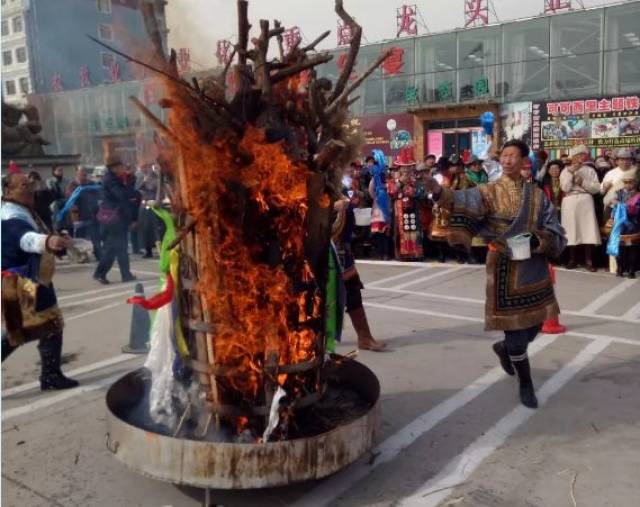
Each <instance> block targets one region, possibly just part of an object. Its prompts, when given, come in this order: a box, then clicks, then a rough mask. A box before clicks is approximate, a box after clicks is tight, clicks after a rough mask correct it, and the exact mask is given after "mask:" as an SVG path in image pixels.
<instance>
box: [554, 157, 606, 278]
mask: <svg viewBox="0 0 640 507" xmlns="http://www.w3.org/2000/svg"><path fill="white" fill-rule="evenodd" d="M569 156H570V157H571V163H570V165H568V166H567V167H565V168H564V169H563V171H562V173H561V174H560V189H561V190H562V192H564V195H565V196H564V198H563V199H562V212H561V213H560V218H561V219H562V227H564V229H565V231H566V234H567V240H568V243H567V245H568V247H569V264H567V268H568V269H575V268H576V267H577V265H578V247H579V246H582V247H583V250H584V261H585V267H586V269H587V270H588V271H596V268H595V266H594V265H593V250H594V247H595V246H596V245H599V244H600V243H601V239H600V228H599V227H598V220H597V219H596V212H595V207H594V202H593V196H594V195H595V194H596V193H598V192H599V191H600V182H599V181H598V175H597V174H596V171H595V170H594V169H593V168H592V167H590V166H588V165H585V162H586V161H587V160H588V159H589V150H588V148H587V147H586V146H584V145H579V146H576V147H574V148H572V149H571V151H570V152H569Z"/></svg>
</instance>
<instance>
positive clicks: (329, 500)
mask: <svg viewBox="0 0 640 507" xmlns="http://www.w3.org/2000/svg"><path fill="white" fill-rule="evenodd" d="M555 339H556V336H550V335H542V336H540V337H539V338H538V339H536V340H535V341H534V342H533V343H532V344H531V346H530V347H529V355H530V356H532V355H535V354H537V353H538V352H540V351H541V350H543V349H544V348H545V347H547V346H549V345H550V344H551V343H553V342H554V341H555ZM505 376H506V373H504V371H503V370H502V368H501V367H500V366H496V367H495V368H493V369H491V370H489V371H488V372H487V373H485V374H484V375H482V376H481V377H480V378H478V379H477V380H475V381H474V382H472V383H471V384H469V385H468V386H466V387H464V388H463V389H462V390H460V391H458V392H457V393H456V394H454V395H453V396H451V397H450V398H447V399H446V400H444V401H442V402H440V403H438V404H437V405H436V406H435V407H433V408H432V409H431V410H429V411H427V412H425V413H424V414H422V415H421V416H419V417H417V418H416V419H414V420H413V421H411V422H410V423H409V424H407V425H406V426H404V427H403V428H401V429H400V430H399V431H397V432H396V433H394V434H393V435H391V436H390V437H388V438H387V439H386V440H385V441H384V442H382V443H381V444H379V445H377V446H376V447H375V449H373V450H372V451H371V453H372V455H374V456H376V459H375V461H374V462H373V463H370V460H369V458H368V457H365V458H361V459H360V460H358V461H356V462H355V463H354V464H353V465H351V466H350V467H349V468H347V469H345V470H343V471H341V472H340V473H339V474H337V475H334V476H332V477H331V478H329V479H326V480H325V481H323V482H322V483H321V484H320V485H318V486H317V487H315V488H313V489H312V490H311V492H310V494H309V495H305V496H303V497H302V498H300V499H299V500H298V501H297V502H295V503H293V504H290V505H289V507H323V506H325V505H332V504H333V503H334V500H335V499H336V498H338V497H339V496H340V495H341V494H343V493H344V492H346V491H349V490H350V489H352V488H353V487H354V486H355V485H356V484H357V483H358V482H359V481H361V480H362V479H364V478H365V477H366V476H368V475H369V474H370V473H371V472H372V471H373V470H374V469H375V468H376V467H378V466H380V465H382V464H384V463H388V462H390V461H392V460H394V459H395V458H396V457H397V456H398V455H399V454H400V452H402V450H403V449H406V448H407V447H409V446H410V445H411V444H413V443H414V442H415V441H416V440H417V439H418V438H420V437H422V436H423V435H424V434H425V433H427V432H429V431H430V430H431V429H432V428H433V427H435V426H436V425H437V424H439V423H440V422H442V421H443V420H445V419H446V418H447V417H449V416H450V415H451V414H452V413H454V412H455V411H457V410H459V409H461V408H462V407H464V406H465V405H467V404H468V403H470V402H471V401H473V400H474V399H475V398H477V397H478V396H480V395H481V394H482V393H483V392H485V391H486V390H487V389H489V388H490V387H491V386H492V385H494V384H495V383H496V382H498V381H500V380H501V379H502V378H504V377H505Z"/></svg>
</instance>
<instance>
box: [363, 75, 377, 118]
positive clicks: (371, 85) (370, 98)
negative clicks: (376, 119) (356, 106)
mask: <svg viewBox="0 0 640 507" xmlns="http://www.w3.org/2000/svg"><path fill="white" fill-rule="evenodd" d="M362 87H364V106H363V112H364V113H365V114H370V113H381V112H382V80H381V79H371V78H369V79H367V80H365V82H364V83H363V84H362ZM360 95H362V90H360Z"/></svg>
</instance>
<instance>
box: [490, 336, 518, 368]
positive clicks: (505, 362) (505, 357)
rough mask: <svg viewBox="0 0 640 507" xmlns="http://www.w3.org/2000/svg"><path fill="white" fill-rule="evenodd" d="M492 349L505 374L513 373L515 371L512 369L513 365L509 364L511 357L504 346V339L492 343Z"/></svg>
mask: <svg viewBox="0 0 640 507" xmlns="http://www.w3.org/2000/svg"><path fill="white" fill-rule="evenodd" d="M492 348H493V351H494V352H495V353H496V356H498V359H500V366H502V369H503V370H504V371H505V373H506V374H507V375H515V374H516V371H515V370H514V369H513V365H512V364H511V359H509V354H507V351H506V350H505V348H504V341H499V342H495V343H494V344H493V347H492Z"/></svg>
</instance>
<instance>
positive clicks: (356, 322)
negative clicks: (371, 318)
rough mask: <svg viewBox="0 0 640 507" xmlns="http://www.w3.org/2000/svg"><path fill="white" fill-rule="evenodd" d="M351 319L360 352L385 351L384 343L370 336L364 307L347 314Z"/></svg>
mask: <svg viewBox="0 0 640 507" xmlns="http://www.w3.org/2000/svg"><path fill="white" fill-rule="evenodd" d="M349 317H351V323H352V324H353V327H354V329H355V330H356V333H357V335H358V348H359V349H362V350H372V351H374V352H382V351H383V350H385V349H386V347H387V345H386V344H385V343H380V342H378V341H376V340H375V338H374V337H373V336H371V330H370V329H369V323H368V322H367V314H366V313H365V312H364V307H362V306H361V307H360V308H356V309H355V310H351V311H350V312H349Z"/></svg>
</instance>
